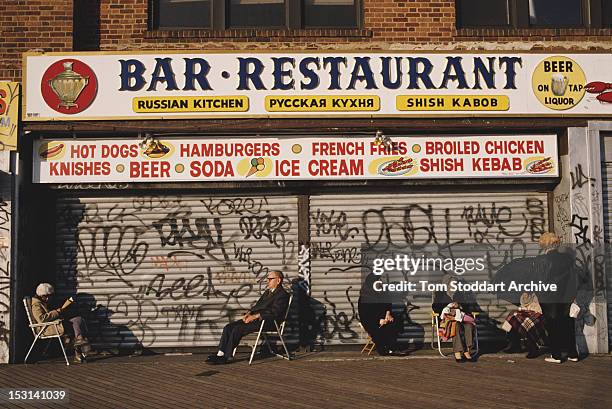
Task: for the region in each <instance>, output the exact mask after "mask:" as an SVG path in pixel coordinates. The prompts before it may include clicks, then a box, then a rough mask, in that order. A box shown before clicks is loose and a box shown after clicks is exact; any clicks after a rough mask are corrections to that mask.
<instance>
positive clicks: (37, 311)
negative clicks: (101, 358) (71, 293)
mask: <svg viewBox="0 0 612 409" xmlns="http://www.w3.org/2000/svg"><path fill="white" fill-rule="evenodd" d="M54 293H55V289H54V288H53V286H52V285H51V284H49V283H41V284H39V285H38V287H36V297H32V316H33V318H34V320H35V321H36V322H37V323H39V324H40V323H43V322H48V321H55V320H57V319H62V320H63V321H64V322H63V323H60V324H59V325H58V330H59V335H65V328H64V325H63V324H64V323H68V322H69V323H70V324H71V325H70V327H69V330H68V332H69V333H71V334H70V335H72V336H68V337H69V339H70V338H72V340H73V345H74V347H75V352H74V360H75V362H77V363H81V362H83V361H84V359H85V358H86V354H87V353H88V352H89V350H90V345H89V341H88V340H87V338H85V335H84V334H85V321H84V320H83V318H81V317H80V316H75V315H73V314H72V317H70V318H69V317H68V315H69V310H70V306H71V304H72V299H71V298H70V301H67V302H65V303H64V304H63V305H62V306H61V307H59V308H54V309H53V308H51V306H50V305H51V299H52V298H53V295H54ZM66 321H67V322H66ZM55 331H56V330H55V327H53V326H49V327H47V328H45V330H44V331H43V335H55Z"/></svg>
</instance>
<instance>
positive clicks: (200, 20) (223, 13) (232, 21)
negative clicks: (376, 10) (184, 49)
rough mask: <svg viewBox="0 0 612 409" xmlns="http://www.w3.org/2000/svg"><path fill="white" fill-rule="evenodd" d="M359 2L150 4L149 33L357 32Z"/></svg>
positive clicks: (173, 0) (164, 0) (160, 0)
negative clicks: (235, 30) (185, 30)
mask: <svg viewBox="0 0 612 409" xmlns="http://www.w3.org/2000/svg"><path fill="white" fill-rule="evenodd" d="M360 7H361V0H150V8H149V14H150V18H149V21H150V26H151V28H152V29H160V30H172V29H182V28H204V29H214V30H224V29H228V28H255V27H265V28H290V29H299V28H318V27H321V28H327V27H329V28H357V27H359V24H360V23H359V22H360V20H361V14H360V11H361V8H360Z"/></svg>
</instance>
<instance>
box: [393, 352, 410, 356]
mask: <svg viewBox="0 0 612 409" xmlns="http://www.w3.org/2000/svg"><path fill="white" fill-rule="evenodd" d="M389 355H391V356H407V355H408V354H407V353H405V352H401V351H389Z"/></svg>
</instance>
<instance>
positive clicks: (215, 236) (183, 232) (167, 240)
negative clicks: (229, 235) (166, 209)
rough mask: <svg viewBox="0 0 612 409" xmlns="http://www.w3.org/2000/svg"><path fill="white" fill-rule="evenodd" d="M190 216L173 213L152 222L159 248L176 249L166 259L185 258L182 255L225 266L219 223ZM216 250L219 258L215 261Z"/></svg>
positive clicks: (225, 253) (216, 220) (227, 259)
mask: <svg viewBox="0 0 612 409" xmlns="http://www.w3.org/2000/svg"><path fill="white" fill-rule="evenodd" d="M190 216H191V212H187V213H179V212H173V213H170V214H168V215H167V216H166V217H164V218H162V219H161V220H158V221H156V222H153V227H154V228H155V230H157V233H158V234H159V238H160V240H161V246H162V248H168V247H170V248H178V249H181V251H178V252H177V251H172V252H170V253H168V256H170V257H172V256H176V255H177V254H186V252H184V251H182V250H183V249H184V248H185V249H186V250H187V252H190V253H192V254H196V255H197V256H198V257H200V258H204V257H208V258H211V259H214V260H217V261H219V262H221V263H223V262H229V256H228V254H227V251H226V249H225V243H224V241H223V228H222V226H221V219H220V218H218V217H213V218H212V219H211V220H209V219H208V218H206V217H198V218H195V219H192V218H190ZM215 250H219V251H220V253H221V256H222V258H221V259H219V258H218V257H217V256H216V255H215V254H213V252H214V251H215Z"/></svg>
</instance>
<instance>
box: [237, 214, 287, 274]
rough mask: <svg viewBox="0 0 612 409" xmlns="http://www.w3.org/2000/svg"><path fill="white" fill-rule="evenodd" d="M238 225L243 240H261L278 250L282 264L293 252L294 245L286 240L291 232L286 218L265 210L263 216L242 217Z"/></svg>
mask: <svg viewBox="0 0 612 409" xmlns="http://www.w3.org/2000/svg"><path fill="white" fill-rule="evenodd" d="M238 225H239V226H240V231H241V232H242V233H244V236H243V239H244V240H250V239H256V240H260V239H262V238H263V239H266V240H268V242H269V243H270V244H273V245H274V246H276V248H278V249H280V251H281V254H282V262H283V264H286V262H287V255H288V254H294V252H295V243H294V242H293V240H287V238H286V235H287V234H288V233H289V232H290V230H291V221H290V220H289V217H288V216H275V215H272V214H271V213H270V211H269V210H266V211H265V212H264V214H263V215H252V216H242V217H241V218H240V221H239V222H238Z"/></svg>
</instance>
